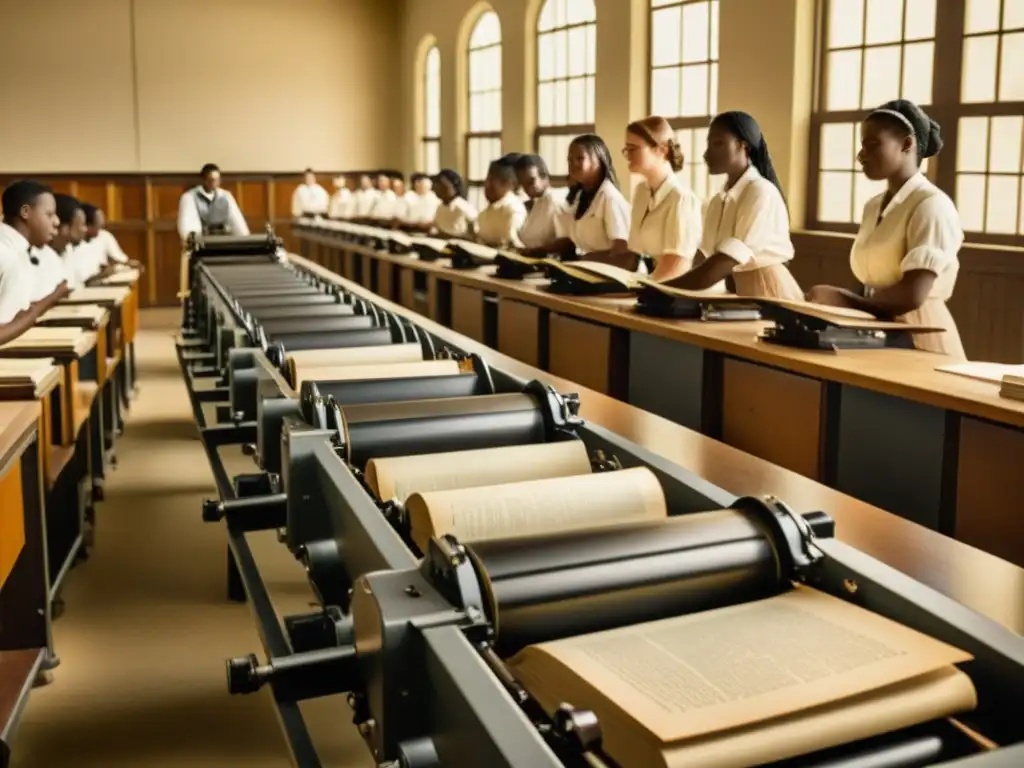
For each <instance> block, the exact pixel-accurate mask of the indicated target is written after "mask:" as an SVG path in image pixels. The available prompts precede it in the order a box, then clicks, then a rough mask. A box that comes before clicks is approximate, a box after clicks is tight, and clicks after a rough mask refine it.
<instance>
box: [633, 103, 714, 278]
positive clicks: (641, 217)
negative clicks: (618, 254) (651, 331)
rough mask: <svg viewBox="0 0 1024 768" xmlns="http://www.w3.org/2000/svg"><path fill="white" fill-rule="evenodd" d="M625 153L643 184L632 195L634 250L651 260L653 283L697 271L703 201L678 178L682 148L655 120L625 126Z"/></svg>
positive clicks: (668, 129) (669, 128)
mask: <svg viewBox="0 0 1024 768" xmlns="http://www.w3.org/2000/svg"><path fill="white" fill-rule="evenodd" d="M622 154H623V155H625V157H626V159H627V160H629V170H630V172H631V173H635V174H637V175H639V176H642V177H643V179H644V181H643V183H641V184H640V185H638V186H637V188H636V190H635V191H634V193H633V210H632V213H631V215H630V229H629V250H630V251H632V252H633V253H634V254H636V255H637V256H638V257H640V256H649V257H650V258H651V259H653V260H654V263H655V267H654V271H653V272H652V273H651V279H652V280H659V281H664V280H671V279H672V278H674V277H679V275H681V274H683V273H684V272H686V271H687V270H689V269H690V268H691V267H692V266H693V257H694V254H696V252H697V244H698V243H699V242H700V232H701V220H700V217H701V214H700V198H698V197H697V195H695V194H694V193H693V190H691V189H689V188H687V187H686V186H685V185H684V184H683V182H682V181H681V180H680V179H679V177H678V176H677V175H676V174H677V173H678V172H679V171H681V170H682V169H683V149H682V147H680V146H679V142H677V141H676V134H675V131H673V130H672V126H671V125H669V123H668V121H667V120H665V118H663V117H657V116H653V115H652V116H651V117H647V118H644V119H643V120H638V121H636V122H634V123H630V124H629V125H628V126H626V144H625V146H624V147H623V148H622Z"/></svg>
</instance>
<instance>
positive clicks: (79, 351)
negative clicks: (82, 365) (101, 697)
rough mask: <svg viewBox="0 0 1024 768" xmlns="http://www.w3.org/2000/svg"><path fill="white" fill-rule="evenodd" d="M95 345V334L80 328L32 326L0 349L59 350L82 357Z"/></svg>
mask: <svg viewBox="0 0 1024 768" xmlns="http://www.w3.org/2000/svg"><path fill="white" fill-rule="evenodd" d="M95 344H96V334H95V333H92V332H90V331H83V330H82V329H81V328H74V327H71V328H67V327H59V326H58V327H50V326H42V325H34V326H32V327H31V328H29V329H28V330H27V331H25V332H24V333H23V334H21V336H19V337H18V338H16V339H12V340H11V341H8V342H7V343H6V344H3V345H2V346H0V349H11V350H14V349H26V350H41V351H42V350H53V351H54V352H56V351H58V350H61V351H67V352H74V353H75V355H76V356H79V357H80V356H81V355H84V354H85V353H86V352H88V351H89V350H90V349H92V347H93V346H95Z"/></svg>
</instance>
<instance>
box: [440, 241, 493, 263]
mask: <svg viewBox="0 0 1024 768" xmlns="http://www.w3.org/2000/svg"><path fill="white" fill-rule="evenodd" d="M448 245H449V246H451V247H453V248H461V249H462V250H464V251H465V252H466V253H468V254H471V255H472V256H474V257H476V258H478V259H484V260H487V261H493V260H494V257H495V256H497V255H498V252H497V251H496V250H495V249H494V248H491V247H490V246H489V245H482V244H481V243H471V242H469V241H468V240H449V241H448Z"/></svg>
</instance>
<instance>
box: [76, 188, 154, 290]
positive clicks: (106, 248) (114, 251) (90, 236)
mask: <svg viewBox="0 0 1024 768" xmlns="http://www.w3.org/2000/svg"><path fill="white" fill-rule="evenodd" d="M82 210H84V211H85V227H86V234H85V240H86V242H88V243H89V245H90V246H92V247H93V248H95V249H96V256H97V259H98V260H99V264H100V268H101V272H100V276H101V277H106V276H107V275H111V274H113V273H114V272H116V271H117V270H118V268H120V267H127V268H129V269H138V270H144V269H145V267H144V266H143V264H142V262H140V261H139V260H138V259H130V258H128V255H127V254H126V253H125V252H124V251H123V250H121V244H120V243H118V242H117V238H116V237H114V235H113V233H112V232H110V230H108V229H106V225H107V218H106V216H105V215H104V214H103V209H102V208H98V207H97V206H95V205H92V204H91V203H82Z"/></svg>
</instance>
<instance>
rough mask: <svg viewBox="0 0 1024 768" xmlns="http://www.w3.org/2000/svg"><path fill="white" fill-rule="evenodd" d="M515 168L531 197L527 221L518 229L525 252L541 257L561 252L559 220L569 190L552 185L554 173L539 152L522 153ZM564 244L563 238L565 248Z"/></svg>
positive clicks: (527, 204)
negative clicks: (535, 153)
mask: <svg viewBox="0 0 1024 768" xmlns="http://www.w3.org/2000/svg"><path fill="white" fill-rule="evenodd" d="M515 168H516V176H517V177H518V178H519V186H520V187H521V188H522V190H523V192H525V193H526V196H527V198H528V200H529V202H527V203H526V209H527V215H526V221H525V222H524V223H523V226H522V228H521V229H520V230H519V239H520V240H521V241H522V243H523V252H524V253H529V254H534V255H538V256H540V255H543V254H545V253H557V252H559V250H558V247H557V246H558V245H559V244H560V243H559V239H560V238H559V234H560V231H559V226H558V221H559V216H560V215H561V213H562V211H563V209H564V208H565V198H566V196H567V195H568V192H569V190H567V189H556V188H555V187H552V186H551V174H550V173H549V172H548V166H547V163H545V162H544V158H542V157H541V156H540V155H521V156H520V157H519V159H518V160H517V161H516V165H515ZM564 244H565V240H564V239H562V242H561V245H562V246H563V248H562V249H563V250H564Z"/></svg>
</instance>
